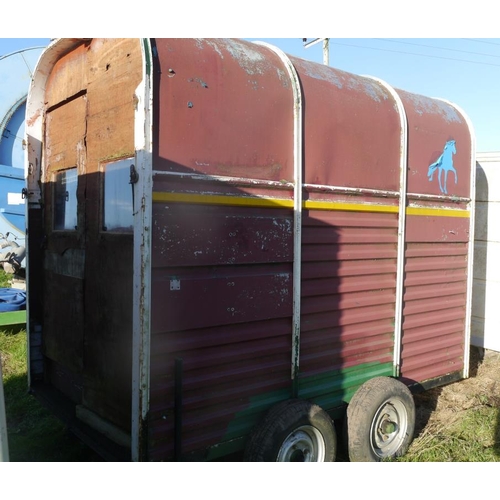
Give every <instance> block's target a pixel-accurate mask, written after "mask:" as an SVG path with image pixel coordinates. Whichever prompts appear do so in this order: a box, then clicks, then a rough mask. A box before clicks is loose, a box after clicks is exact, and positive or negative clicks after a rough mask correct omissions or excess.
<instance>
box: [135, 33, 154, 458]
mask: <svg viewBox="0 0 500 500" xmlns="http://www.w3.org/2000/svg"><path fill="white" fill-rule="evenodd" d="M141 50H142V62H143V67H142V71H143V79H142V82H141V83H140V84H139V86H138V87H137V89H136V91H135V96H136V98H137V106H136V109H135V117H134V136H135V138H134V142H135V161H136V165H135V168H136V170H137V173H138V181H137V183H136V184H134V203H135V206H134V258H133V259H134V276H133V305H134V307H133V319H132V325H133V333H132V381H131V383H132V419H131V431H132V442H131V451H132V460H133V461H139V460H142V459H144V455H145V453H146V450H145V449H144V443H145V440H146V438H147V436H144V435H143V433H144V432H145V429H146V425H145V423H146V422H145V421H146V419H147V415H148V412H149V396H150V354H151V352H150V348H151V223H152V206H153V199H152V192H153V175H152V171H153V168H152V165H153V144H152V141H153V133H152V127H153V123H152V122H153V111H152V110H153V79H152V65H153V53H152V50H151V43H150V40H149V39H148V38H144V39H141Z"/></svg>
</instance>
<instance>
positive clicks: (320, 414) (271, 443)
mask: <svg viewBox="0 0 500 500" xmlns="http://www.w3.org/2000/svg"><path fill="white" fill-rule="evenodd" d="M302 425H312V426H314V427H315V428H316V429H317V430H319V431H320V432H321V434H322V436H323V439H324V442H325V462H334V461H335V457H336V453H337V435H336V432H335V426H334V423H333V420H332V419H331V418H330V416H329V415H328V413H326V411H324V410H323V409H322V408H321V407H320V406H318V405H316V404H314V403H311V402H309V401H306V400H301V399H289V400H287V401H283V402H282V403H278V404H277V405H275V406H273V407H272V408H271V410H270V411H269V412H268V413H267V414H266V416H265V417H264V419H263V420H262V422H261V423H260V424H259V425H258V426H257V427H256V428H255V430H254V432H253V433H252V434H251V436H250V438H249V440H248V443H247V446H246V449H245V454H244V460H245V461H247V462H275V461H276V458H277V456H278V452H279V450H280V448H281V445H282V443H283V441H284V440H285V439H286V437H287V436H288V435H289V434H290V433H291V432H293V430H294V429H297V428H299V427H301V426H302Z"/></svg>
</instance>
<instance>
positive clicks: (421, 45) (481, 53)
mask: <svg viewBox="0 0 500 500" xmlns="http://www.w3.org/2000/svg"><path fill="white" fill-rule="evenodd" d="M374 40H381V41H383V42H391V43H400V44H405V45H413V46H415V47H426V48H429V49H438V50H447V51H451V52H460V53H462V54H472V55H475V56H485V57H497V58H500V55H495V54H485V53H484V52H471V51H469V50H461V49H450V48H449V47H437V46H436V45H426V44H424V43H413V42H403V41H402V40H391V39H390V38H375V39H374ZM466 40H467V39H466ZM494 45H497V44H494Z"/></svg>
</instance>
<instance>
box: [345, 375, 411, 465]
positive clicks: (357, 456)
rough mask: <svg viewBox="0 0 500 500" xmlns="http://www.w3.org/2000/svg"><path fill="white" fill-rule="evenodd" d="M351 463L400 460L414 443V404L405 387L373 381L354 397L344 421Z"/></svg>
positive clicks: (393, 381) (384, 380)
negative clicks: (388, 459)
mask: <svg viewBox="0 0 500 500" xmlns="http://www.w3.org/2000/svg"><path fill="white" fill-rule="evenodd" d="M345 425H346V426H347V428H346V431H347V432H346V434H347V436H346V437H347V448H348V454H349V459H350V461H351V462H380V461H381V460H383V459H386V458H395V457H401V456H403V455H404V454H405V453H406V452H407V451H408V448H409V446H410V444H411V442H412V440H413V432H414V429H415V402H414V400H413V396H412V394H411V392H410V390H409V389H408V387H406V385H405V384H403V383H402V382H400V381H399V380H396V379H393V378H390V377H376V378H373V379H371V380H368V381H367V382H366V383H364V384H363V385H362V386H361V387H360V388H359V389H358V390H357V392H356V393H355V394H354V396H353V398H352V399H351V402H350V403H349V406H348V407H347V414H346V419H345Z"/></svg>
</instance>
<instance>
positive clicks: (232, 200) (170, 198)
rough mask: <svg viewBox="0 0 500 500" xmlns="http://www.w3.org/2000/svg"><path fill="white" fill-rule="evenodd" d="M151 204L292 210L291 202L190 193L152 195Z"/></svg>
mask: <svg viewBox="0 0 500 500" xmlns="http://www.w3.org/2000/svg"><path fill="white" fill-rule="evenodd" d="M153 202H154V203H158V202H177V203H179V202H181V203H196V204H200V203H202V204H207V205H233V206H234V205H237V206H245V207H268V208H271V207H281V208H293V200H279V199H276V198H251V197H245V196H224V195H222V196H221V195H207V194H191V193H159V192H154V193H153Z"/></svg>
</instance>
